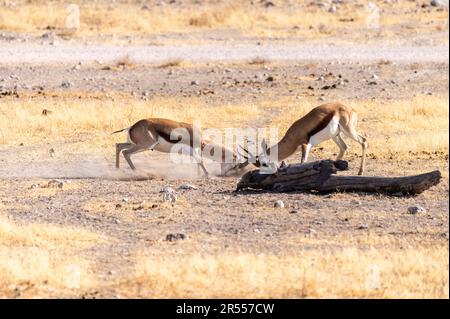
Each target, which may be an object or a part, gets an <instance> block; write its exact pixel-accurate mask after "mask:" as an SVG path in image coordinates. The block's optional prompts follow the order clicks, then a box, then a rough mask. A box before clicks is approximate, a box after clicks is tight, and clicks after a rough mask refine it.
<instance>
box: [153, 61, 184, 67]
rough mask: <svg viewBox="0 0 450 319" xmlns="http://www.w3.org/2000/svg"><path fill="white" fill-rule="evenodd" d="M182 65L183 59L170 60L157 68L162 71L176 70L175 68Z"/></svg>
mask: <svg viewBox="0 0 450 319" xmlns="http://www.w3.org/2000/svg"><path fill="white" fill-rule="evenodd" d="M182 64H183V60H182V59H170V60H167V61H165V62H162V63H161V64H159V65H158V66H157V68H160V69H166V68H174V67H179V66H181V65H182Z"/></svg>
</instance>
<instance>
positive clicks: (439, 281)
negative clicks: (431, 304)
mask: <svg viewBox="0 0 450 319" xmlns="http://www.w3.org/2000/svg"><path fill="white" fill-rule="evenodd" d="M375 241H376V238H375ZM405 244H406V243H405ZM448 257H449V255H448V245H435V246H418V247H411V248H407V249H399V248H398V247H397V248H393V247H384V248H381V249H374V248H368V249H362V248H358V247H357V246H354V247H346V248H343V249H314V250H304V251H302V252H299V253H293V254H289V255H268V254H252V253H221V254H218V255H215V256H211V255H209V256H201V255H189V256H170V257H169V256H160V255H154V254H152V255H149V254H148V253H146V252H142V253H141V254H140V255H139V256H138V257H137V263H136V272H135V274H132V275H131V276H130V277H129V278H127V279H125V280H122V281H120V282H118V283H117V285H116V286H115V287H116V289H118V290H119V291H121V292H122V294H123V295H124V296H128V297H137V296H138V297H153V298H154V297H156V298H161V297H162V298H317V297H320V298H355V297H357V298H358V297H359V298H448V295H449V292H448V269H449V268H448V267H449V265H448Z"/></svg>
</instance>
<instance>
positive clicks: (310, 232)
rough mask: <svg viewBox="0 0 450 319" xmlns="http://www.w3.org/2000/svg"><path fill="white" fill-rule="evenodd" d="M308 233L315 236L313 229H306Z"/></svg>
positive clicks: (315, 232)
mask: <svg viewBox="0 0 450 319" xmlns="http://www.w3.org/2000/svg"><path fill="white" fill-rule="evenodd" d="M308 233H309V234H310V235H315V234H317V231H316V230H315V229H313V228H310V229H308Z"/></svg>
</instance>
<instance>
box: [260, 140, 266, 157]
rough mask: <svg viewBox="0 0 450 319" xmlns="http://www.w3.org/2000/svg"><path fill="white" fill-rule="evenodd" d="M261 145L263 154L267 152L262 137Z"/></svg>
mask: <svg viewBox="0 0 450 319" xmlns="http://www.w3.org/2000/svg"><path fill="white" fill-rule="evenodd" d="M261 147H262V151H263V152H264V154H267V143H266V139H265V138H263V139H262V141H261Z"/></svg>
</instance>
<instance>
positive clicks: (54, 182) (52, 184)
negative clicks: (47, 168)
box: [47, 179, 64, 188]
mask: <svg viewBox="0 0 450 319" xmlns="http://www.w3.org/2000/svg"><path fill="white" fill-rule="evenodd" d="M47 187H51V188H63V187H64V182H62V181H59V180H57V179H52V180H51V181H49V182H48V184H47Z"/></svg>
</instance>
